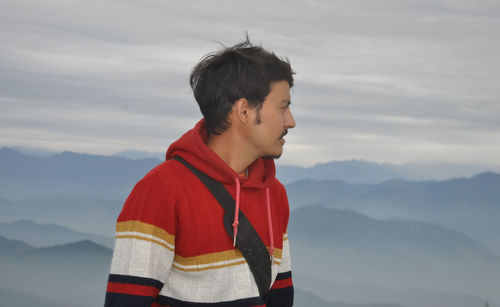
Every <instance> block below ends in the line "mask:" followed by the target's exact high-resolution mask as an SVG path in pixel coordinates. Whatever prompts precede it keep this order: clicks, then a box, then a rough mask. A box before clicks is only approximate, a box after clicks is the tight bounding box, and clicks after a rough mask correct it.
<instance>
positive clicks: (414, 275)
mask: <svg viewBox="0 0 500 307" xmlns="http://www.w3.org/2000/svg"><path fill="white" fill-rule="evenodd" d="M289 234H290V239H289V240H290V244H291V246H292V255H293V265H294V268H295V270H294V271H295V274H296V275H297V274H298V275H301V276H311V277H312V276H314V278H317V279H318V280H330V281H336V282H338V283H344V284H355V283H369V284H373V285H378V286H380V287H385V288H388V289H398V288H406V289H410V288H425V289H428V290H435V291H440V292H455V293H468V294H469V295H474V296H476V297H485V298H488V297H489V298H493V299H496V300H497V301H500V296H499V295H496V294H494V293H496V285H498V284H500V257H499V256H497V255H496V254H494V253H493V252H492V251H491V250H489V249H487V248H486V247H485V246H484V245H482V244H481V243H480V242H478V241H476V240H474V239H472V238H470V237H468V236H466V235H464V234H461V233H458V232H456V231H452V230H450V229H446V228H443V227H440V226H436V225H432V224H427V223H418V222H412V221H404V220H376V219H372V218H369V217H367V216H363V215H361V214H358V213H355V212H353V211H349V210H339V209H329V208H323V207H318V206H309V207H304V208H301V209H297V210H295V211H293V212H292V215H291V220H290V225H289ZM313 272H314V273H313ZM305 289H308V288H305ZM325 291H326V289H325ZM359 295H360V296H362V294H361V293H360V294H359ZM374 301H380V300H375V299H370V300H369V302H374ZM393 302H397V303H401V304H403V305H405V306H406V304H405V303H404V302H402V301H398V300H393ZM414 306H415V305H414ZM425 306H428V305H425ZM435 306H438V305H435Z"/></svg>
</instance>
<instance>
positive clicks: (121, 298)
mask: <svg viewBox="0 0 500 307" xmlns="http://www.w3.org/2000/svg"><path fill="white" fill-rule="evenodd" d="M151 304H153V297H152V296H140V295H130V294H122V293H110V292H108V293H106V301H105V302H104V307H146V306H147V307H151Z"/></svg>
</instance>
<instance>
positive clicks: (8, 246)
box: [0, 237, 33, 255]
mask: <svg viewBox="0 0 500 307" xmlns="http://www.w3.org/2000/svg"><path fill="white" fill-rule="evenodd" d="M32 248H33V246H31V245H29V244H28V243H26V242H23V241H20V240H10V239H7V238H5V237H0V254H5V255H12V254H17V253H20V252H24V251H26V250H30V249H32Z"/></svg>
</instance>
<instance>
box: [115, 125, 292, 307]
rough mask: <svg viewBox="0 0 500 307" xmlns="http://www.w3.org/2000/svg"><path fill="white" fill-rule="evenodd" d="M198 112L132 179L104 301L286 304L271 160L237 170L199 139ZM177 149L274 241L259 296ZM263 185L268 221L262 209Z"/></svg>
mask: <svg viewBox="0 0 500 307" xmlns="http://www.w3.org/2000/svg"><path fill="white" fill-rule="evenodd" d="M206 138H207V136H206V131H205V127H204V123H203V120H202V121H200V122H199V123H198V124H197V125H196V126H195V128H194V129H192V130H190V131H188V132H187V133H186V134H184V135H183V136H182V137H181V138H180V139H179V140H178V141H176V142H174V143H173V144H172V145H171V146H170V147H169V150H168V151H167V160H166V161H165V162H163V163H162V164H160V165H158V166H157V167H156V168H154V169H153V170H152V171H150V172H149V173H148V174H147V175H146V176H145V177H144V178H143V179H142V180H140V181H139V182H138V183H137V184H136V186H135V187H134V189H133V190H132V192H131V193H130V195H129V197H128V198H127V200H126V202H125V204H124V206H123V209H122V211H121V213H120V215H119V217H118V220H117V224H116V239H115V248H114V252H113V259H112V263H111V270H110V275H109V280H108V286H107V293H106V302H105V306H107V307H115V306H120V307H128V306H130V307H132V306H134V307H139V306H148V307H149V306H172V307H174V306H285V307H286V306H292V304H293V285H292V279H291V266H290V251H289V245H288V236H287V232H286V230H287V224H288V216H289V207H288V200H287V196H286V191H285V189H284V187H283V185H282V184H281V183H280V182H279V181H278V180H277V179H276V178H275V167H274V162H273V160H270V159H258V160H257V161H255V162H254V163H253V164H252V165H251V166H250V167H249V168H248V177H240V176H238V175H237V174H236V173H235V172H234V171H233V170H232V169H231V168H230V167H229V166H228V165H227V164H225V163H224V161H222V160H221V159H220V158H219V157H218V156H217V155H216V154H215V153H214V152H213V151H211V150H210V149H209V148H208V147H207V146H206V145H205V143H206ZM174 155H178V156H181V157H182V158H183V159H185V160H186V161H188V162H189V163H190V164H192V165H193V166H195V167H196V168H198V169H199V170H200V171H202V172H204V173H205V174H207V175H209V176H210V177H212V178H214V179H215V180H217V181H219V182H221V183H222V184H223V185H224V186H225V188H226V189H227V190H228V192H229V193H230V194H231V195H232V196H233V198H235V196H236V195H235V193H236V192H235V190H236V189H235V178H236V179H237V180H238V181H239V184H240V187H241V190H240V210H241V211H242V212H243V213H244V214H245V215H246V216H247V218H248V219H249V221H250V222H251V223H252V225H253V227H254V228H255V230H256V231H257V233H258V234H259V236H260V238H261V239H262V241H263V242H264V244H265V245H266V246H269V245H270V241H271V240H270V237H271V235H272V238H273V241H274V252H273V253H274V255H273V256H274V257H273V263H272V270H271V271H272V276H271V278H272V282H271V285H272V286H271V290H270V292H269V294H268V296H267V298H266V301H263V300H262V299H261V298H260V297H259V291H258V288H257V284H256V283H255V280H254V277H253V275H252V272H251V271H250V268H249V266H248V264H247V262H246V261H245V258H244V257H243V256H242V254H241V252H240V251H239V250H238V249H237V248H235V247H233V240H232V238H230V237H229V236H228V234H227V232H226V230H225V229H224V226H223V222H222V220H223V216H224V210H223V209H222V207H221V206H220V205H219V204H218V203H217V201H216V200H215V198H214V197H213V196H212V195H211V193H210V192H209V191H208V189H207V188H206V187H205V186H204V185H203V183H202V182H201V181H199V179H198V178H196V177H195V175H194V174H192V173H191V172H190V171H189V170H188V169H187V168H186V167H185V166H184V165H182V164H181V163H180V162H178V161H176V160H172V159H171V158H172V157H173V156H174ZM266 188H269V191H270V193H269V194H270V204H271V217H272V218H271V225H272V231H270V229H269V228H270V227H269V226H270V225H269V220H268V214H267V211H266V205H265V203H266V192H265V190H266Z"/></svg>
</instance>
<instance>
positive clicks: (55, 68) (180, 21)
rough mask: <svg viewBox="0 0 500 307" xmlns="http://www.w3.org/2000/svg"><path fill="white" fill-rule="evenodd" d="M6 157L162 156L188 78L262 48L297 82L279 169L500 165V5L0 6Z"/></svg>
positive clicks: (79, 1) (188, 114) (123, 1)
mask: <svg viewBox="0 0 500 307" xmlns="http://www.w3.org/2000/svg"><path fill="white" fill-rule="evenodd" d="M0 5H1V7H2V9H1V11H0V33H1V34H0V35H1V36H0V39H1V45H0V146H24V147H31V148H40V149H45V150H51V151H64V150H70V151H75V152H86V153H97V154H106V155H109V154H114V153H116V152H119V151H123V150H141V151H150V152H162V151H164V150H165V149H166V148H167V147H168V145H169V144H170V143H171V142H172V141H174V140H175V139H177V138H178V137H179V136H180V135H181V134H182V133H183V132H184V131H185V130H187V129H189V128H191V127H192V126H193V125H194V124H195V123H196V122H197V121H198V119H199V118H200V113H199V110H198V107H197V105H196V102H195V101H194V99H193V98H192V93H191V89H190V88H189V85H188V78H189V73H190V71H191V69H192V67H193V66H194V65H195V64H196V63H197V62H198V61H199V60H200V58H202V57H203V55H205V54H206V53H208V52H210V51H213V50H216V49H217V48H219V46H220V45H219V43H218V42H220V43H223V44H225V45H231V44H233V43H236V42H239V41H240V40H241V39H242V38H243V36H244V34H245V31H248V33H249V35H250V38H251V39H252V40H253V41H254V42H255V43H261V44H262V45H263V46H264V47H267V48H269V49H271V50H274V51H275V52H276V53H277V54H278V55H281V56H286V57H288V58H289V59H290V61H291V63H292V66H293V68H294V70H295V71H296V72H297V74H296V83H295V87H294V89H293V90H292V101H293V103H292V111H293V112H294V115H295V118H296V121H297V127H296V128H295V129H294V130H291V131H290V133H289V134H288V136H287V143H286V145H285V146H286V148H285V154H284V155H283V157H282V159H281V161H280V163H286V164H296V165H304V166H305V165H312V164H315V163H317V162H326V161H331V160H346V159H364V160H370V161H377V162H392V163H403V162H409V161H449V162H463V163H477V162H481V163H487V164H500V99H499V97H500V85H499V84H500V56H499V55H500V2H499V1H496V0H475V1H470V0H456V1H451V0H431V1H427V0H377V1H372V0H366V1H359V0H341V1H328V0H322V1H313V0H310V1H290V0H288V1H234V0H232V1H226V0H222V1H207V0H203V1H192V0H191V1H185V2H182V3H181V2H180V1H176V2H174V1H165V0H161V1H160V0H157V1H156V0H155V1H153V0H147V1H135V0H134V1H132V0H119V1H118V0H108V1H101V0H99V1H97V0H85V1H83V0H56V1H53V0H46V1H35V0H0Z"/></svg>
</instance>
